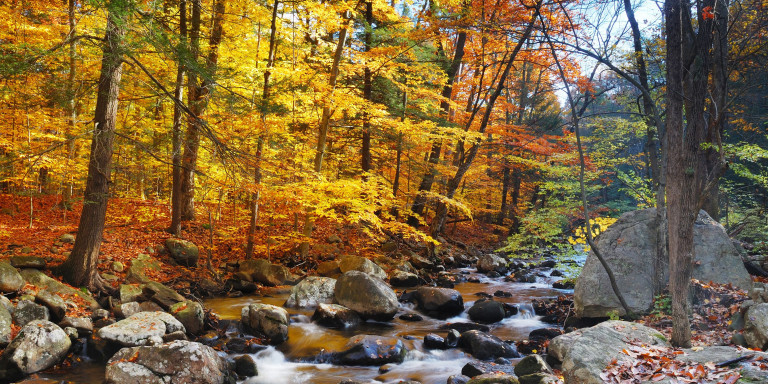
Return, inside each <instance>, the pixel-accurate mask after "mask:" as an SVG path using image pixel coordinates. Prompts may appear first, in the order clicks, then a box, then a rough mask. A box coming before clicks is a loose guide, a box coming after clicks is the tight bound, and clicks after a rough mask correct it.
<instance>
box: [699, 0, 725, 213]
mask: <svg viewBox="0 0 768 384" xmlns="http://www.w3.org/2000/svg"><path fill="white" fill-rule="evenodd" d="M729 6H730V1H728V0H723V1H718V2H717V3H716V6H715V7H716V8H715V17H716V20H717V21H716V23H715V31H714V33H715V36H714V49H713V57H714V60H713V63H712V75H713V76H712V78H713V79H712V88H713V89H712V103H711V107H710V113H711V114H712V115H713V116H711V117H710V124H709V129H708V130H707V137H706V142H707V143H708V144H710V145H709V146H708V147H707V149H706V150H705V151H704V159H703V161H701V162H700V163H699V164H702V165H704V166H705V167H704V168H703V169H702V172H703V174H705V175H707V181H708V182H707V184H706V185H705V188H706V189H705V190H704V191H703V193H704V198H703V200H704V202H703V206H702V207H701V208H702V209H703V210H704V211H706V212H707V213H708V214H709V216H711V217H712V218H713V219H715V220H720V193H719V192H720V183H719V178H720V173H722V172H723V171H724V162H725V161H724V159H723V150H722V144H723V143H722V137H723V133H724V132H725V126H726V124H727V123H728V109H727V108H728V103H727V100H728V23H729V21H730V20H729V18H730V15H729V8H728V7H729Z"/></svg>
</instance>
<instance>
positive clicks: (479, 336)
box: [459, 331, 520, 360]
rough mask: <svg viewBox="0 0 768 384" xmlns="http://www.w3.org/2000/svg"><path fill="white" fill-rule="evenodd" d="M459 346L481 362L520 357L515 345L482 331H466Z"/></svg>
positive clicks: (460, 339)
mask: <svg viewBox="0 0 768 384" xmlns="http://www.w3.org/2000/svg"><path fill="white" fill-rule="evenodd" d="M459 346H460V347H462V348H463V349H464V350H466V351H467V352H469V353H471V354H472V356H474V357H475V358H477V359H480V360H488V359H494V358H497V357H520V354H519V353H518V352H517V349H516V348H515V346H514V345H512V344H508V343H505V342H504V341H502V340H501V339H499V338H498V337H496V336H493V335H490V334H487V333H485V332H480V331H466V332H464V333H462V334H461V337H460V338H459Z"/></svg>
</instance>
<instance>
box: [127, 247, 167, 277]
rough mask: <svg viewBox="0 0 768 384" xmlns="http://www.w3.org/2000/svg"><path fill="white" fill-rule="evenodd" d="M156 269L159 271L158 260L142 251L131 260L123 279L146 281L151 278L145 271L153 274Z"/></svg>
mask: <svg viewBox="0 0 768 384" xmlns="http://www.w3.org/2000/svg"><path fill="white" fill-rule="evenodd" d="M158 271H160V262H159V261H157V260H155V259H153V258H151V257H150V256H149V255H147V254H143V253H142V254H139V256H137V257H136V258H135V259H133V260H131V266H130V267H129V268H128V271H127V272H126V275H125V280H126V281H128V282H129V283H148V282H150V281H152V279H150V278H149V276H148V275H147V273H149V274H153V273H155V272H158Z"/></svg>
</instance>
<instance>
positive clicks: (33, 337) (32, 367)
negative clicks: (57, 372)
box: [0, 320, 72, 381]
mask: <svg viewBox="0 0 768 384" xmlns="http://www.w3.org/2000/svg"><path fill="white" fill-rule="evenodd" d="M70 346H72V342H71V341H70V340H69V336H67V334H66V333H65V332H64V331H63V330H62V329H61V328H59V326H58V325H56V324H54V323H51V322H50V321H46V320H35V321H31V322H30V323H29V324H27V325H25V326H24V327H23V328H22V329H21V331H20V332H19V334H18V335H17V336H16V338H15V339H13V341H12V342H11V343H10V344H9V345H8V347H7V348H6V349H5V351H3V354H2V356H0V381H3V379H11V378H14V377H18V376H22V375H29V374H31V373H34V372H39V371H42V370H45V369H48V368H50V367H52V366H54V365H56V364H57V363H58V362H59V361H61V359H63V358H64V356H66V354H67V351H69V347H70Z"/></svg>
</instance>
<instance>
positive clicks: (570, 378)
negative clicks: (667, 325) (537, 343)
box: [547, 321, 669, 384]
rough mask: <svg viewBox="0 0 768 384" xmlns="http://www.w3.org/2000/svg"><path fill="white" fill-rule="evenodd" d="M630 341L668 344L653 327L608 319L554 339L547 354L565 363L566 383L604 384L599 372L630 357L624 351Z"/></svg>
mask: <svg viewBox="0 0 768 384" xmlns="http://www.w3.org/2000/svg"><path fill="white" fill-rule="evenodd" d="M629 341H632V342H634V343H643V344H646V345H660V346H667V347H668V346H669V343H668V342H667V340H666V338H665V337H664V336H663V335H662V334H661V333H659V332H658V331H656V330H655V329H653V328H649V327H646V326H644V325H641V324H637V323H631V322H626V321H606V322H603V323H600V324H598V325H596V326H594V327H590V328H584V329H580V330H577V331H574V332H571V333H566V334H564V335H561V336H558V337H556V338H554V339H552V340H551V341H550V342H549V346H548V347H547V353H548V354H549V356H551V357H553V358H555V359H556V360H558V361H560V362H562V371H563V375H564V376H565V381H566V382H567V383H574V384H602V383H603V380H601V379H600V373H601V372H602V371H603V369H605V367H606V366H608V364H609V363H610V362H611V361H612V360H613V359H614V358H616V359H617V360H618V362H619V363H621V362H624V361H629V359H631V358H630V357H629V356H627V355H625V354H623V353H621V351H622V350H623V349H625V348H629V347H630V344H629Z"/></svg>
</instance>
